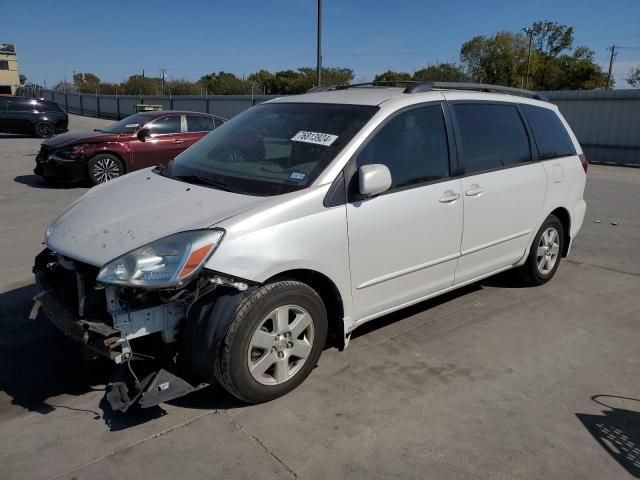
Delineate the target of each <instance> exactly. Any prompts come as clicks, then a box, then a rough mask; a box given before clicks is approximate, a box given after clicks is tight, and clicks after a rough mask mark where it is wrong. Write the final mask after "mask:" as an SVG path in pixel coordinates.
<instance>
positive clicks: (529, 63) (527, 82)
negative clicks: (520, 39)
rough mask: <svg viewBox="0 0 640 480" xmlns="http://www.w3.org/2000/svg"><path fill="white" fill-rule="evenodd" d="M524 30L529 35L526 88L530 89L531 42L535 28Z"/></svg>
mask: <svg viewBox="0 0 640 480" xmlns="http://www.w3.org/2000/svg"><path fill="white" fill-rule="evenodd" d="M522 31H523V32H525V33H526V34H527V36H528V37H529V53H528V54H527V76H526V80H525V84H524V88H525V89H526V90H529V71H530V70H531V43H532V42H533V28H531V27H527V28H523V29H522Z"/></svg>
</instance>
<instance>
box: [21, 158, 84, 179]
mask: <svg viewBox="0 0 640 480" xmlns="http://www.w3.org/2000/svg"><path fill="white" fill-rule="evenodd" d="M33 173H35V174H36V175H38V176H40V177H44V178H46V179H49V180H55V181H60V182H69V183H78V182H83V181H85V180H86V179H87V162H86V160H83V159H78V160H61V159H59V158H57V157H56V156H55V155H47V154H46V153H43V152H40V153H39V154H38V156H37V157H36V168H35V169H34V170H33Z"/></svg>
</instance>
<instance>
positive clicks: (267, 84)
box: [247, 70, 276, 95]
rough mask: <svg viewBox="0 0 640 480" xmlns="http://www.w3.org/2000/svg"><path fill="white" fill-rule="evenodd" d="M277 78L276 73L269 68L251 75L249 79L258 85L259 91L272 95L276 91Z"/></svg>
mask: <svg viewBox="0 0 640 480" xmlns="http://www.w3.org/2000/svg"><path fill="white" fill-rule="evenodd" d="M275 78H276V77H275V75H274V74H273V73H271V72H269V71H268V70H260V71H258V72H255V73H252V74H251V75H249V77H247V80H248V81H249V82H252V83H253V84H254V85H256V86H257V87H258V93H264V94H266V95H271V94H275V93H276V92H275V91H274V86H275Z"/></svg>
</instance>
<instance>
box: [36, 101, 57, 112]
mask: <svg viewBox="0 0 640 480" xmlns="http://www.w3.org/2000/svg"><path fill="white" fill-rule="evenodd" d="M36 109H37V110H38V111H39V112H62V108H60V106H59V105H58V104H57V103H55V102H39V103H38V105H37V107H36Z"/></svg>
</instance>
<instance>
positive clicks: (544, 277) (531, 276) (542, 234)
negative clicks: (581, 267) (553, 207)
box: [519, 215, 564, 285]
mask: <svg viewBox="0 0 640 480" xmlns="http://www.w3.org/2000/svg"><path fill="white" fill-rule="evenodd" d="M563 251H564V227H563V226H562V222H561V221H560V220H559V219H558V217H556V216H555V215H549V216H548V217H547V219H546V220H545V221H544V223H543V224H542V226H541V227H540V230H538V233H537V234H536V236H535V237H534V239H533V243H532V244H531V249H530V251H529V256H528V257H527V261H526V263H525V264H524V265H522V266H521V267H520V269H519V270H520V274H521V278H522V281H523V283H524V284H525V285H543V284H545V283H547V282H548V281H549V280H551V279H552V278H553V276H554V275H555V273H556V271H557V270H558V266H559V265H560V259H561V258H562V252H563Z"/></svg>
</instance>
